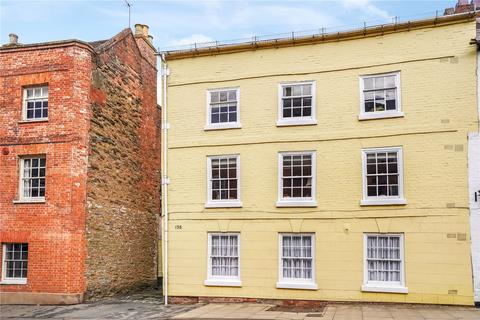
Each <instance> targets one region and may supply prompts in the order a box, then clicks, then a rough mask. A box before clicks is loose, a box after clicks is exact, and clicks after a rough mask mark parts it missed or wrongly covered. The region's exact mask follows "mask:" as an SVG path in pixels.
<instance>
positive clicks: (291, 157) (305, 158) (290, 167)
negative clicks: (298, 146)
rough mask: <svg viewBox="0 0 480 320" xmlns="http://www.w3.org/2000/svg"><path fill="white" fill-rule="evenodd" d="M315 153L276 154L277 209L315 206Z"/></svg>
mask: <svg viewBox="0 0 480 320" xmlns="http://www.w3.org/2000/svg"><path fill="white" fill-rule="evenodd" d="M315 176H316V153H315V152H314V151H301V152H280V153H279V154H278V201H277V206H278V207H284V206H285V207H297V206H299V207H301V206H305V207H312V206H316V205H317V202H316V199H315V192H316V191H315V189H316V178H315Z"/></svg>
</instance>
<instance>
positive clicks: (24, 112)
mask: <svg viewBox="0 0 480 320" xmlns="http://www.w3.org/2000/svg"><path fill="white" fill-rule="evenodd" d="M44 88H47V90H48V94H47V97H46V99H47V102H48V114H50V99H49V97H50V90H49V88H48V84H42V85H38V86H31V87H25V88H23V96H22V122H36V121H47V120H48V116H47V117H43V116H42V117H41V118H31V119H29V118H27V90H32V89H33V90H35V89H40V90H42V92H43V89H44ZM44 98H45V97H43V99H44Z"/></svg>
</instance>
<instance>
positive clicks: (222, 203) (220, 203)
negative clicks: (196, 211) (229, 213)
mask: <svg viewBox="0 0 480 320" xmlns="http://www.w3.org/2000/svg"><path fill="white" fill-rule="evenodd" d="M225 158H235V159H236V160H237V161H236V162H237V199H236V200H214V199H212V184H211V180H212V159H225ZM240 199H241V185H240V155H239V154H228V155H218V156H207V202H206V203H205V208H239V207H242V201H241V200H240Z"/></svg>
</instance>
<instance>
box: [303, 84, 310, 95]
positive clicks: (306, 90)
mask: <svg viewBox="0 0 480 320" xmlns="http://www.w3.org/2000/svg"><path fill="white" fill-rule="evenodd" d="M311 94H312V85H311V84H306V85H304V86H303V95H305V96H308V95H311Z"/></svg>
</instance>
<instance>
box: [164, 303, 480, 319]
mask: <svg viewBox="0 0 480 320" xmlns="http://www.w3.org/2000/svg"><path fill="white" fill-rule="evenodd" d="M272 307H273V305H266V304H252V303H232V304H208V305H205V306H202V307H198V308H195V309H193V310H190V311H187V312H184V313H181V314H178V315H176V316H174V317H173V319H174V320H194V319H195V320H202V319H203V320H207V319H208V320H214V319H215V320H217V319H228V320H240V319H241V320H243V319H250V320H280V319H282V320H480V309H475V308H472V307H450V306H448V307H447V306H425V305H421V306H415V305H401V304H391V305H380V304H328V306H327V307H326V308H325V310H324V311H323V312H310V313H307V312H298V313H297V312H284V311H269V310H268V309H270V308H272Z"/></svg>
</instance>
